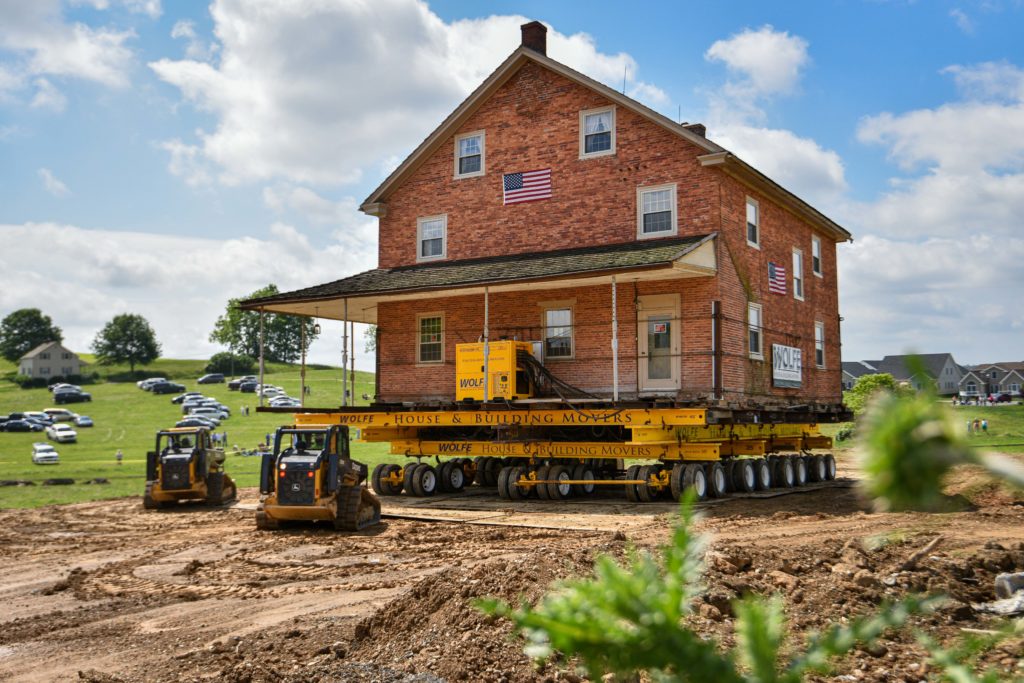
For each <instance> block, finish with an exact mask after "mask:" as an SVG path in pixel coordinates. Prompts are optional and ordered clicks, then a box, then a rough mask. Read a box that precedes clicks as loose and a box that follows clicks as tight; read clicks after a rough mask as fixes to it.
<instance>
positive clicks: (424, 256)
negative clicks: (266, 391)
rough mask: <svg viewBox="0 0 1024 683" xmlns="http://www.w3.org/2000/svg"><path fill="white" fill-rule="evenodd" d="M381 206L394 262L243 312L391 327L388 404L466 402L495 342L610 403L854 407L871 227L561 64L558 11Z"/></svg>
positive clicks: (383, 384) (409, 162) (386, 258)
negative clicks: (845, 274)
mask: <svg viewBox="0 0 1024 683" xmlns="http://www.w3.org/2000/svg"><path fill="white" fill-rule="evenodd" d="M361 209H362V210H363V211H364V212H365V213H367V214H369V215H373V216H376V217H378V219H379V228H380V240H379V244H380V247H379V258H378V266H377V268H375V269H373V270H370V271H367V272H364V273H360V274H358V275H354V276H352V277H348V278H345V279H342V280H338V281H335V282H330V283H326V284H322V285H316V286H313V287H309V288H305V289H301V290H297V291H293V292H286V293H282V294H279V295H276V296H272V297H266V298H261V299H252V300H249V301H247V302H244V303H243V307H244V308H247V309H250V310H264V311H268V312H281V313H291V314H296V315H306V316H313V315H316V316H320V317H326V318H334V319H341V320H350V321H355V322H362V323H371V324H375V325H377V330H378V335H379V336H378V343H377V363H378V373H377V382H378V387H377V398H378V400H380V401H382V402H398V401H427V400H442V401H443V400H452V399H453V398H454V396H455V366H454V362H455V346H456V344H459V343H464V342H476V341H479V340H481V339H482V338H483V336H484V335H485V333H486V334H487V335H488V337H487V338H488V339H489V340H498V339H501V338H509V339H511V338H515V339H519V340H525V341H536V342H540V343H539V344H537V345H536V347H537V348H538V349H543V362H544V363H545V365H546V367H547V368H548V369H549V370H550V371H551V372H552V373H553V374H555V375H556V376H557V377H559V378H560V379H562V380H565V381H566V382H568V383H570V384H572V385H575V386H577V387H579V388H581V389H583V390H586V391H588V392H590V393H593V394H596V395H599V396H602V397H613V396H618V397H620V398H623V399H632V398H649V397H658V398H662V399H668V400H673V401H675V402H677V403H687V402H697V401H708V400H714V401H718V402H721V403H723V404H733V405H743V404H756V405H785V404H802V405H808V404H821V405H831V404H837V403H839V402H840V400H841V372H842V369H841V364H840V343H839V334H840V330H839V313H838V288H837V279H836V244H837V243H839V242H844V241H847V240H849V239H850V233H848V232H847V231H846V230H845V229H843V228H842V227H841V226H839V225H837V224H836V223H834V222H833V221H832V220H830V219H829V218H827V217H826V216H824V215H823V214H821V213H820V212H818V211H817V210H816V209H814V208H813V207H811V206H810V205H808V204H807V203H806V202H804V201H803V200H801V199H800V198H798V197H797V196H795V195H794V194H792V193H791V192H789V191H787V190H786V189H784V188H782V187H781V186H779V185H778V184H776V183H775V182H773V181H772V180H770V179H769V178H767V177H766V176H764V175H763V174H761V173H760V172H758V171H757V170H756V169H754V168H752V167H751V166H750V165H748V164H746V163H745V162H743V161H742V160H740V159H739V158H737V157H736V156H735V155H733V154H732V153H730V152H729V151H728V150H726V149H724V148H722V147H720V146H719V145H717V144H715V143H714V142H712V141H711V140H709V139H708V138H706V137H705V130H704V127H703V126H701V125H699V124H678V123H675V122H673V121H671V120H670V119H668V118H666V117H664V116H662V115H660V114H658V113H656V112H654V111H652V110H650V109H648V108H647V107H645V106H644V105H642V104H640V103H638V102H636V101H634V100H632V99H630V98H628V97H626V96H624V95H623V94H621V93H618V92H616V91H615V90H613V89H611V88H608V87H607V86H604V85H602V84H600V83H597V82H596V81H594V80H591V79H590V78H588V77H586V76H584V75H583V74H580V73H578V72H576V71H574V70H572V69H570V68H568V67H566V66H565V65H563V64H560V63H558V62H556V61H554V60H552V59H551V58H549V57H548V56H547V55H546V28H545V27H544V26H543V25H542V24H540V23H538V22H532V23H530V24H526V25H524V26H523V44H522V45H521V46H520V47H519V48H518V49H516V50H515V51H514V52H513V53H512V54H511V55H510V56H509V57H508V59H506V60H505V62H503V63H502V64H501V65H500V66H499V67H498V69H497V70H496V71H495V72H494V73H492V74H491V75H490V76H489V77H488V78H487V80H485V81H484V82H483V83H482V84H481V85H480V86H479V87H478V88H477V89H476V90H475V91H474V92H473V93H472V94H471V95H470V96H469V97H468V98H467V99H466V100H465V101H464V102H463V103H462V104H461V105H460V106H459V107H458V108H457V109H456V110H455V111H454V112H452V114H451V115H449V116H448V117H447V118H446V119H445V120H444V121H443V122H441V124H440V125H439V126H438V128H437V129H436V130H435V131H434V132H433V133H432V134H431V135H430V136H429V137H428V138H427V139H426V140H424V141H423V143H422V144H420V145H419V147H417V148H416V149H415V150H414V151H413V152H412V153H411V154H410V155H409V157H408V158H407V159H406V160H405V161H404V162H403V163H402V164H401V165H400V166H399V167H398V168H397V169H396V170H395V171H394V172H393V173H392V174H391V175H390V176H389V177H388V178H387V179H385V180H384V182H383V183H381V185H380V186H379V187H378V188H377V189H376V190H374V191H373V193H372V194H371V195H370V196H369V197H368V198H367V199H366V200H365V202H364V203H363V204H362V206H361ZM613 300H614V301H615V305H614V307H613V303H612V302H613ZM613 340H617V349H613ZM614 377H617V378H618V383H617V385H615V383H614V381H613V378H614Z"/></svg>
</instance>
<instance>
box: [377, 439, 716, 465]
mask: <svg viewBox="0 0 1024 683" xmlns="http://www.w3.org/2000/svg"><path fill="white" fill-rule="evenodd" d="M391 452H392V453H393V454H395V455H408V456H413V457H419V456H424V455H429V456H433V455H453V456H462V457H476V456H485V457H501V458H507V457H511V458H623V459H633V460H637V459H642V460H717V459H718V454H719V451H718V444H711V443H703V444H679V443H676V442H674V441H673V442H669V443H656V444H642V445H638V444H629V443H603V442H597V441H594V442H569V441H530V442H520V441H515V442H494V441H419V440H416V439H398V440H395V441H392V442H391Z"/></svg>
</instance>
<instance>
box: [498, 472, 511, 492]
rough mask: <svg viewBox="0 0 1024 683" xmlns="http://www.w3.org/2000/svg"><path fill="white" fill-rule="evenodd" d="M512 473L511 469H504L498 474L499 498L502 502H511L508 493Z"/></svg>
mask: <svg viewBox="0 0 1024 683" xmlns="http://www.w3.org/2000/svg"><path fill="white" fill-rule="evenodd" d="M511 473H512V468H511V467H502V468H501V470H500V471H499V472H498V497H499V498H501V499H502V500H511V496H510V495H509V493H508V477H509V474H511Z"/></svg>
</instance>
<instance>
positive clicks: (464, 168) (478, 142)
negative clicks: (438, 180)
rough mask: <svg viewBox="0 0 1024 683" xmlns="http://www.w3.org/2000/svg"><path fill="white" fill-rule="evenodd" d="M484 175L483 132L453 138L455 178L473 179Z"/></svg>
mask: <svg viewBox="0 0 1024 683" xmlns="http://www.w3.org/2000/svg"><path fill="white" fill-rule="evenodd" d="M483 174H484V132H483V131H482V130H478V131H476V132H475V133H466V134H465V135H459V136H456V138H455V178H456V179H458V178H473V177H475V176H481V175H483Z"/></svg>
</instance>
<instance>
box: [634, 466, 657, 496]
mask: <svg viewBox="0 0 1024 683" xmlns="http://www.w3.org/2000/svg"><path fill="white" fill-rule="evenodd" d="M652 474H654V466H653V465H641V466H640V469H639V470H637V477H636V478H637V479H643V480H644V481H645V482H647V481H650V480H651V475H652ZM654 496H655V493H654V489H652V488H651V486H650V484H637V485H636V497H637V498H639V499H640V502H642V503H650V502H651V501H653V500H654Z"/></svg>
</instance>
